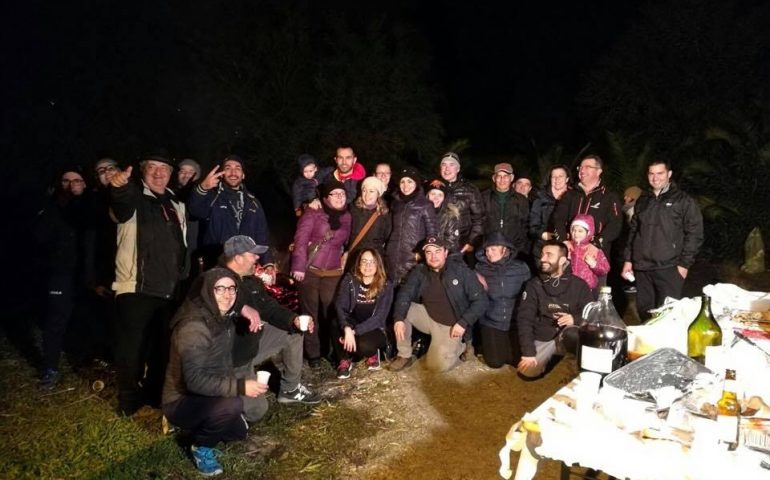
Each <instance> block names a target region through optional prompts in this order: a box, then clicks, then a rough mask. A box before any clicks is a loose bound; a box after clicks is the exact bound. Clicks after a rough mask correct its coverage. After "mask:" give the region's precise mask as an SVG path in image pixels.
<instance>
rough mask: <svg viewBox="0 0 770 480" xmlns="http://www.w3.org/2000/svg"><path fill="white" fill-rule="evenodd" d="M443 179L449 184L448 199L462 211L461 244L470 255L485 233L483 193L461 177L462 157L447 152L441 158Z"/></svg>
mask: <svg viewBox="0 0 770 480" xmlns="http://www.w3.org/2000/svg"><path fill="white" fill-rule="evenodd" d="M440 171H441V178H443V179H444V180H445V181H446V182H447V198H446V200H447V201H448V202H450V203H454V204H455V205H457V206H458V208H459V209H460V242H461V243H460V244H461V245H462V246H463V247H462V253H468V252H471V251H473V249H474V248H475V247H476V246H477V245H479V244H480V242H481V236H482V234H483V233H484V204H483V201H482V200H481V192H479V189H478V188H476V186H475V185H474V184H472V183H471V182H469V181H468V180H466V179H464V178H462V177H461V176H460V156H459V155H457V154H456V153H454V152H447V153H445V154H444V156H443V157H442V158H441V165H440Z"/></svg>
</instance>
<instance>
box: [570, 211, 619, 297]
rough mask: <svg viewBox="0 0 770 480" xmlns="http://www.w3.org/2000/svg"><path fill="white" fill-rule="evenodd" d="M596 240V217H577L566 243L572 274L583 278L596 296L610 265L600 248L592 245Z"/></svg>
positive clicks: (573, 221)
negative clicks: (600, 280)
mask: <svg viewBox="0 0 770 480" xmlns="http://www.w3.org/2000/svg"><path fill="white" fill-rule="evenodd" d="M593 238H594V217H592V216H590V215H576V216H575V219H574V220H572V225H570V239H569V240H567V241H566V242H564V243H565V244H566V245H567V248H568V249H569V259H570V263H571V265H572V273H574V274H575V275H576V276H578V277H580V278H582V279H583V280H584V281H585V282H586V283H587V284H588V286H589V287H590V288H591V291H592V292H593V293H594V296H595V295H596V286H597V285H598V283H599V277H601V276H603V275H607V272H609V271H610V263H609V262H608V261H607V257H606V256H605V255H604V252H602V250H601V248H598V247H596V246H594V245H593V244H591V240H592V239H593Z"/></svg>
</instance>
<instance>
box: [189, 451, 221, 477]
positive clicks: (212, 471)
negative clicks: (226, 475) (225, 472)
mask: <svg viewBox="0 0 770 480" xmlns="http://www.w3.org/2000/svg"><path fill="white" fill-rule="evenodd" d="M190 453H191V454H192V458H193V461H194V462H195V467H196V468H198V471H199V472H201V474H203V475H205V476H207V477H213V476H214V475H219V474H220V473H222V465H221V464H220V463H219V460H217V453H219V451H217V450H215V449H213V448H209V447H196V446H195V445H193V446H192V447H191V448H190Z"/></svg>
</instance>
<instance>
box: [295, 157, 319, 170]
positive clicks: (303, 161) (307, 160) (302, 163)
mask: <svg viewBox="0 0 770 480" xmlns="http://www.w3.org/2000/svg"><path fill="white" fill-rule="evenodd" d="M297 163H298V164H299V171H300V172H301V171H303V170H304V169H305V167H307V166H308V165H310V164H311V163H312V164H313V165H316V166H317V165H318V160H316V158H315V157H314V156H312V155H310V154H309V153H303V154H302V155H300V156H299V157H298V158H297Z"/></svg>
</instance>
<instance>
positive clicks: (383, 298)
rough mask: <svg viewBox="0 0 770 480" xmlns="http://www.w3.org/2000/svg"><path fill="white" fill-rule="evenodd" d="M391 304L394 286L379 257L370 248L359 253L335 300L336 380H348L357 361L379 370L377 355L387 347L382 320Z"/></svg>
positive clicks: (385, 317) (384, 319)
mask: <svg viewBox="0 0 770 480" xmlns="http://www.w3.org/2000/svg"><path fill="white" fill-rule="evenodd" d="M392 303H393V284H392V283H391V282H390V281H388V279H387V277H386V276H385V268H384V267H383V264H382V257H381V256H380V254H379V253H377V251H376V250H374V249H372V248H365V249H363V250H360V253H359V254H358V256H357V257H356V260H355V263H354V266H353V269H352V272H351V273H348V274H347V275H345V277H344V278H343V279H342V282H341V283H340V288H339V291H338V293H337V300H336V301H335V306H336V308H337V321H336V328H335V329H334V331H335V332H336V333H337V336H338V337H339V338H338V339H337V341H335V342H333V345H334V350H335V352H336V354H337V358H338V359H339V364H338V365H337V378H350V372H351V370H352V369H353V360H354V359H356V358H365V359H366V366H367V367H368V369H369V370H379V369H380V352H383V351H384V350H385V346H386V344H387V339H386V336H385V321H386V319H387V317H388V312H390V306H391V304H392Z"/></svg>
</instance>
